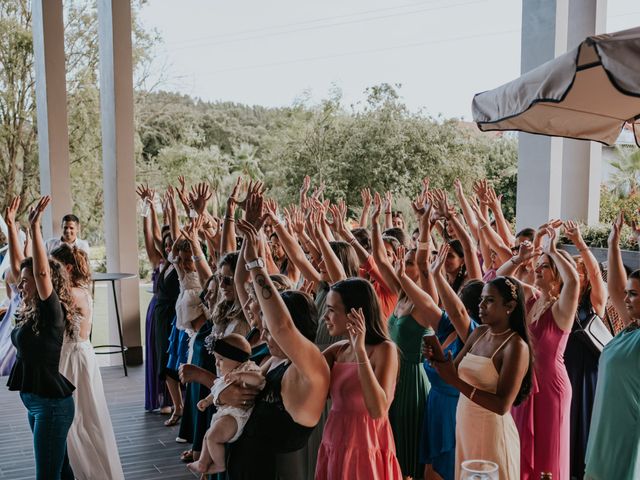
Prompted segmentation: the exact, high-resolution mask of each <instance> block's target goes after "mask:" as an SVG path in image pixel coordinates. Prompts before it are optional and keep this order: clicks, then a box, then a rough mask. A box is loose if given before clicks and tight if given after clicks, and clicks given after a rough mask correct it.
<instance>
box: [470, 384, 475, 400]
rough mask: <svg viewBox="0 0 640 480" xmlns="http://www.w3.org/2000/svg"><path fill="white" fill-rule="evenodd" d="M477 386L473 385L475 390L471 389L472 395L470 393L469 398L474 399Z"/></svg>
mask: <svg viewBox="0 0 640 480" xmlns="http://www.w3.org/2000/svg"><path fill="white" fill-rule="evenodd" d="M476 390H477V388H476V387H473V390H471V395H469V400H473V396H474V395H475V394H476Z"/></svg>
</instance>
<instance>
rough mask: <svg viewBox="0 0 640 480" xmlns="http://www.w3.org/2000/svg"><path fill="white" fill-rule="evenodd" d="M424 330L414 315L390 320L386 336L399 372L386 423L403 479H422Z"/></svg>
mask: <svg viewBox="0 0 640 480" xmlns="http://www.w3.org/2000/svg"><path fill="white" fill-rule="evenodd" d="M425 332H426V329H425V328H424V327H423V326H422V325H420V324H419V323H418V322H416V321H415V319H414V318H413V316H411V315H404V316H401V317H396V316H395V314H391V317H389V335H390V336H391V339H392V340H393V341H394V342H395V343H396V345H398V348H399V349H400V352H401V355H400V373H399V375H398V382H397V384H396V393H395V397H394V400H393V403H392V404H391V408H390V409H389V421H390V422H391V429H392V430H393V437H394V439H395V442H396V456H397V458H398V462H399V463H400V468H401V469H402V474H403V475H404V476H408V477H413V478H422V470H423V469H422V466H421V465H420V459H419V458H418V447H419V445H420V436H421V433H422V416H423V413H424V407H425V402H426V398H427V393H428V392H429V380H428V379H427V374H426V373H425V371H424V369H423V368H422V366H421V361H422V336H423V335H424V334H425Z"/></svg>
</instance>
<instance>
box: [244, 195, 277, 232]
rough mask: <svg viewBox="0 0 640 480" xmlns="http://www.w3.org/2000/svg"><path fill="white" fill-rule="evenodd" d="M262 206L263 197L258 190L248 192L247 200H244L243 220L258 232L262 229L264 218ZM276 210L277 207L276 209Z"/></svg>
mask: <svg viewBox="0 0 640 480" xmlns="http://www.w3.org/2000/svg"><path fill="white" fill-rule="evenodd" d="M263 206H264V197H263V196H262V193H261V192H260V191H259V190H253V191H250V192H249V193H248V194H247V198H246V199H245V205H244V208H245V220H246V221H247V222H249V223H250V224H251V225H253V226H254V227H255V228H256V230H260V228H262V223H263V222H264V220H265V218H266V217H264V218H263V216H262V215H263V210H264V208H263ZM276 208H277V207H276Z"/></svg>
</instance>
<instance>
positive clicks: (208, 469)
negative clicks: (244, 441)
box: [187, 415, 238, 473]
mask: <svg viewBox="0 0 640 480" xmlns="http://www.w3.org/2000/svg"><path fill="white" fill-rule="evenodd" d="M237 430H238V424H237V423H236V420H235V418H233V417H232V416H230V415H225V416H223V417H220V418H218V419H217V420H216V421H215V423H213V424H212V425H211V427H209V430H207V433H206V434H205V436H204V440H203V441H202V453H201V454H200V459H199V460H198V461H197V462H193V463H190V464H189V465H187V468H189V470H191V471H192V472H195V473H218V472H224V471H225V461H224V444H225V443H226V442H228V441H229V440H231V439H232V438H233V436H234V435H235V434H236V432H237Z"/></svg>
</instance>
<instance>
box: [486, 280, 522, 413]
mask: <svg viewBox="0 0 640 480" xmlns="http://www.w3.org/2000/svg"><path fill="white" fill-rule="evenodd" d="M488 284H489V285H492V286H493V287H494V288H495V289H496V290H498V293H500V296H501V297H502V300H503V302H504V303H507V302H511V301H514V302H515V304H516V306H515V308H514V309H513V311H512V312H511V314H510V315H509V328H511V330H513V331H514V332H516V333H517V334H518V335H519V336H520V338H522V340H524V342H525V343H526V344H527V347H529V366H528V368H527V373H526V374H525V376H524V378H523V379H522V383H521V384H520V390H519V391H518V395H516V399H515V400H514V402H513V404H514V405H520V404H521V403H522V402H523V401H524V400H525V399H526V398H527V397H528V396H529V394H530V393H531V387H532V385H533V347H532V345H531V338H530V337H529V328H528V327H527V320H526V311H525V305H524V290H523V289H522V285H521V284H520V282H519V281H518V280H516V279H515V278H512V277H496V278H494V279H493V280H491V281H490V282H488Z"/></svg>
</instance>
